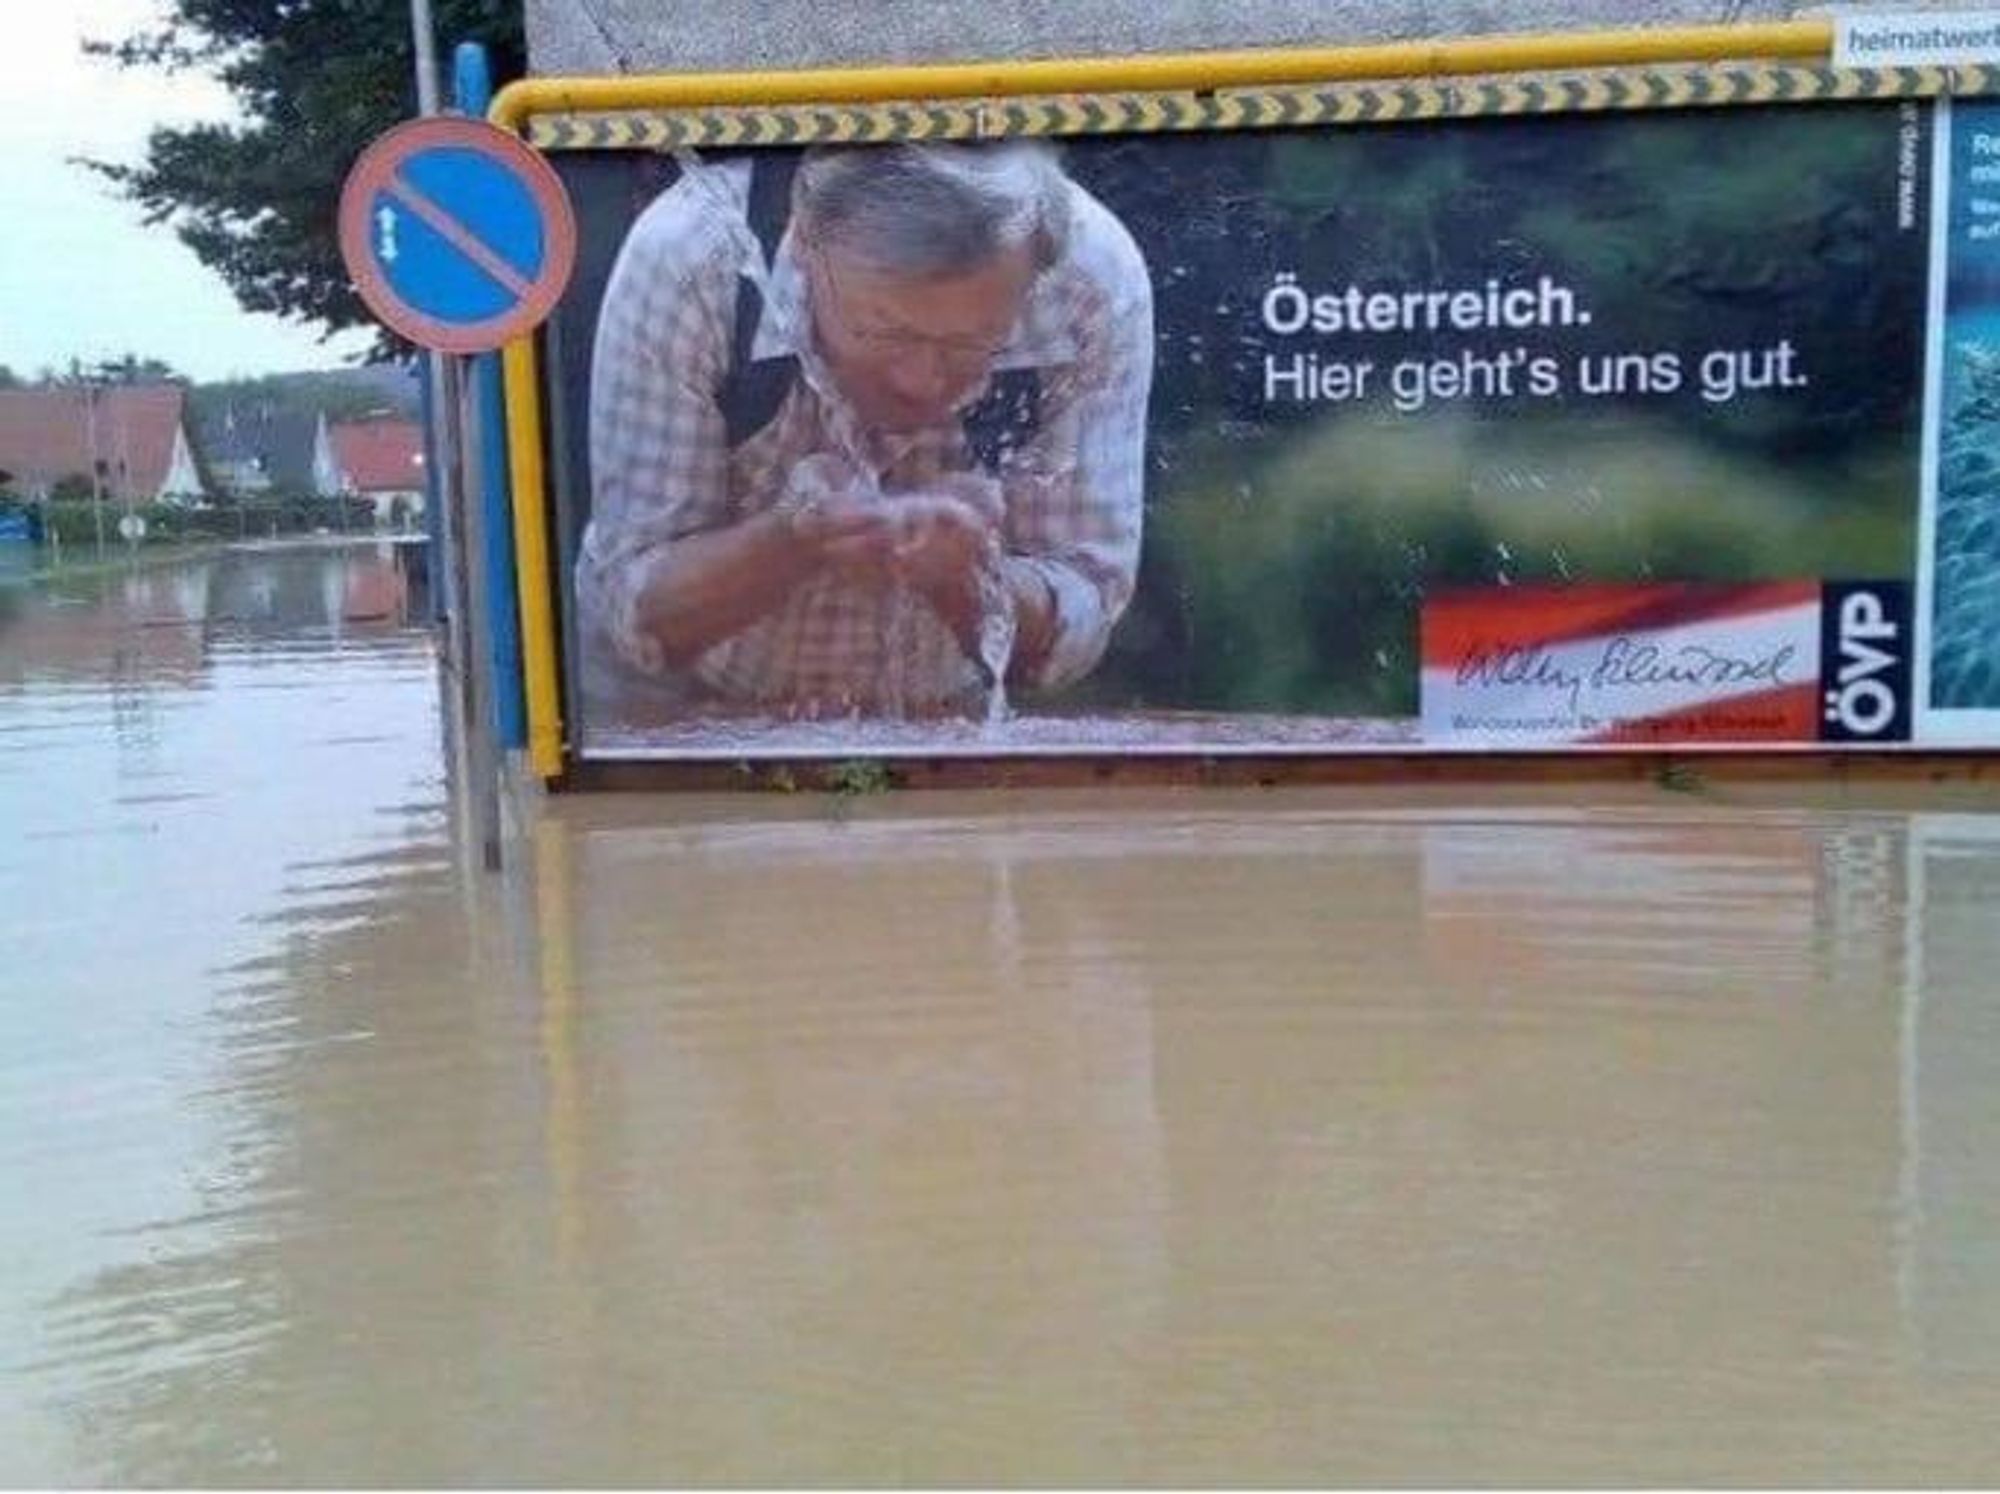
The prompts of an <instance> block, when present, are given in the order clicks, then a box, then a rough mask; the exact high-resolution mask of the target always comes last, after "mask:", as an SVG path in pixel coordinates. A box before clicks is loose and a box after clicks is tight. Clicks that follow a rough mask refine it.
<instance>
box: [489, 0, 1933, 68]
mask: <svg viewBox="0 0 2000 1494" xmlns="http://www.w3.org/2000/svg"><path fill="white" fill-rule="evenodd" d="M1969 3H1970V0H1960V3H1959V6H1958V7H1957V8H1964V6H1966V5H1968V4H1969ZM527 6H528V9H527V21H528V47H529V56H530V58H531V59H532V63H533V68H534V70H535V71H536V72H537V73H585V74H599V73H616V72H627V71H629V72H678V71H715V70H718V69H725V68H727V69H737V68H789V67H815V66H820V67H824V66H832V65H834V64H838V63H859V62H919V61H946V60H953V59H960V58H968V59H969V58H996V57H1060V56H1091V55H1105V54H1112V55H1115V54H1119V53H1133V52H1162V51H1201V50H1209V49H1214V48H1222V47H1276V46H1303V45H1332V44H1339V43H1345V42H1367V41H1392V40H1402V39H1406V38H1410V37H1431V36H1439V37H1442V36H1475V35H1481V34H1485V33H1491V32H1500V31H1550V30H1559V29H1577V28H1590V27H1600V26H1668V25H1676V24H1686V23H1693V22H1713V21H1759V20H1783V19H1786V18H1789V17H1792V16H1799V15H1814V14H1824V13H1826V11H1827V10H1828V9H1829V7H1827V6H1824V5H1807V4H1798V3H1792V0H1507V3H1499V0H1456V3H1453V0H527ZM1867 8H1868V9H1871V10H1939V9H1950V8H1954V7H1953V6H1952V5H1950V4H1938V3H1923V0H1917V3H1897V0H1887V3H1877V4H1871V5H1869V6H1868V7H1867Z"/></svg>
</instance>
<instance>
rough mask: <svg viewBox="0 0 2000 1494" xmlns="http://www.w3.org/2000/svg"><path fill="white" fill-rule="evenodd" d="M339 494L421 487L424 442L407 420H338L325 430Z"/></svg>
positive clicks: (408, 491) (412, 493)
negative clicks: (331, 447) (331, 448)
mask: <svg viewBox="0 0 2000 1494" xmlns="http://www.w3.org/2000/svg"><path fill="white" fill-rule="evenodd" d="M327 437H328V439H329V441H330V442H331V444H332V446H333V464H334V469H335V471H336V472H337V473H338V475H339V476H338V482H339V489H340V491H341V492H343V493H367V494H370V495H373V494H376V493H402V494H404V495H406V496H410V497H414V496H416V495H417V494H419V493H421V492H422V491H423V487H424V439H423V433H422V432H421V431H419V430H418V429H417V426H416V423H415V422H414V421H409V420H398V419H393V418H384V419H379V420H352V421H341V422H337V423H335V424H332V425H329V426H328V427H327Z"/></svg>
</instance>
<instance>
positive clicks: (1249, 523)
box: [1089, 420, 1915, 716]
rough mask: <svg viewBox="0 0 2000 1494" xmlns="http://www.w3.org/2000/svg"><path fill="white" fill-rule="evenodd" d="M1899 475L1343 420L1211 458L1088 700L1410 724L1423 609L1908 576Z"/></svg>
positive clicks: (1175, 500)
mask: <svg viewBox="0 0 2000 1494" xmlns="http://www.w3.org/2000/svg"><path fill="white" fill-rule="evenodd" d="M1905 455H1906V453H1904V452H1903V451H1902V449H1901V448H1900V447H1889V448H1885V450H1884V451H1882V452H1880V453H1876V454H1875V455H1874V457H1873V458H1872V459H1864V458H1857V459H1856V460H1855V461H1854V462H1853V463H1852V464H1851V465H1849V466H1848V467H1846V468H1843V469H1842V470H1840V471H1838V472H1827V471H1817V472H1816V471H1813V470H1811V469H1798V468H1794V467H1787V466H1782V465H1779V464H1776V463H1772V462H1768V461H1762V460H1758V459H1756V458H1754V457H1749V456H1744V455H1739V454H1735V453H1731V452H1729V451H1727V450H1719V449H1717V448H1716V447H1715V446H1713V445H1710V444H1704V443H1702V442H1699V441H1695V440H1691V439H1689V438H1688V437H1687V436H1685V435H1684V434H1681V433H1679V432H1677V431H1676V430H1675V429H1674V428H1673V427H1672V426H1671V425H1670V424H1667V423H1664V422H1662V423H1656V424H1645V423H1641V422H1638V421H1622V422H1615V423H1606V424H1604V425H1600V426H1597V427H1594V428H1580V427H1578V426H1577V425H1574V424H1570V423H1566V422H1559V421H1555V420H1544V421H1528V420H1515V421H1509V422H1505V423H1498V422H1495V423H1481V422H1469V421H1467V422H1459V423H1455V424H1454V423H1449V422H1446V421H1443V420H1435V421H1432V422H1430V423H1428V424H1424V425H1411V424H1401V425H1398V424H1384V423H1372V422H1366V421H1361V420H1347V421H1336V422H1329V423H1327V424H1325V425H1323V426H1321V427H1318V428H1315V429H1312V430H1310V431H1307V432H1302V433H1301V434H1300V436H1299V437H1298V438H1297V439H1296V440H1294V441H1293V442H1291V443H1289V444H1287V445H1283V446H1280V447H1279V448H1278V449H1277V450H1276V451H1275V452H1274V453H1273V454H1272V455H1271V456H1270V457H1269V458H1268V459H1267V460H1266V461H1265V463H1264V464H1263V465H1262V466H1249V467H1246V465H1245V463H1244V460H1243V454H1242V452H1241V451H1240V450H1235V449H1232V448H1231V447H1230V446H1229V444H1228V443H1227V442H1226V441H1225V440H1223V439H1221V438H1216V439H1215V440H1213V441H1212V443H1211V446H1210V448H1209V449H1208V450H1206V451H1205V452H1201V453H1198V454H1196V455H1195V456H1194V457H1193V458H1192V459H1191V461H1190V464H1189V470H1188V471H1186V472H1184V473H1181V474H1177V477H1176V481H1175V482H1174V484H1173V487H1172V490H1171V493H1170V494H1169V495H1168V496H1167V497H1166V498H1165V499H1163V501H1162V502H1161V503H1160V504H1159V505H1158V507H1157V509H1156V512H1155V513H1154V515H1153V517H1152V521H1151V525H1150V529H1149V533H1148V537H1147V553H1146V558H1145V564H1144V568H1143V570H1142V574H1141V578H1140V586H1139V593H1138V596H1137V598H1136V599H1135V601H1134V604H1133V608H1132V612H1131V613H1130V614H1129V615H1128V618H1127V620H1126V621H1125V622H1123V623H1121V624H1120V627H1119V631H1118V633H1117V634H1116V635H1114V642H1113V648H1112V652H1111V655H1110V656H1109V657H1108V658H1107V660H1106V662H1105V664H1104V665H1103V666H1102V667H1101V668H1100V670H1099V671H1098V677H1097V678H1096V679H1094V680H1093V682H1092V684H1091V686H1090V691H1089V693H1090V698H1091V699H1092V700H1093V701H1094V702H1095V703H1098V704H1104V705H1114V706H1115V705H1118V704H1125V703H1130V702H1132V701H1139V700H1143V701H1152V702H1158V701H1172V702H1174V703H1175V704H1176V705H1180V706H1186V707H1190V708H1196V709H1210V710H1245V711H1301V712H1311V713H1327V714H1334V715H1369V716H1378V715H1389V716H1401V715H1409V714H1413V713H1414V712H1415V710H1416V708H1417V685H1418V674H1419V671H1418V644H1419V639H1418V622H1419V618H1420V615H1421V608H1422V603H1423V598H1424V596H1425V595H1426V593H1434V592H1436V591H1438V590H1440V589H1445V588H1451V587H1492V586H1502V585H1509V584H1528V583H1537V582H1566V581H1578V580H1590V581H1606V582H1619V581H1651V580H1660V581H1718V582H1722V581H1753V580H1763V579H1768V578H1771V577H1774V576H1801V577H1812V576H1820V577H1824V576H1840V575H1881V574H1892V575H1893V574H1901V573H1905V572H1906V570H1907V567H1908V565H1909V557H1910V555H1911V554H1912V552H1913V549H1914V543H1915V534H1914V528H1913V525H1914V505H1913V504H1912V503H1911V502H1910V499H1909V494H1910V492H1911V490H1912V484H1913V483H1914V480H1915V474H1914V472H1913V471H1911V470H1909V469H1908V467H1907V464H1906V462H1905V460H1904V457H1905ZM1752 495H1754V496H1752ZM1184 578H1196V579H1194V580H1193V581H1189V580H1186V579H1184Z"/></svg>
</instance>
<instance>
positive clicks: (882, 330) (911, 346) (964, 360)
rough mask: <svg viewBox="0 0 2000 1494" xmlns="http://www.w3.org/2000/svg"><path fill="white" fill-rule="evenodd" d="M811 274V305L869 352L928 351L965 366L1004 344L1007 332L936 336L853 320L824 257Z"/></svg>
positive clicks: (985, 360) (984, 359) (900, 353)
mask: <svg viewBox="0 0 2000 1494" xmlns="http://www.w3.org/2000/svg"><path fill="white" fill-rule="evenodd" d="M813 275H814V278H815V279H816V280H817V282H818V286H819V289H818V292H817V294H816V296H815V304H816V305H817V307H818V309H819V310H820V312H821V313H823V314H824V315H825V316H826V317H827V318H828V319H829V320H831V321H834V322H836V323H838V324H839V327H840V331H841V334H842V336H844V337H845V338H847V339H848V340H849V341H852V342H855V343H858V344H859V345H860V346H862V347H864V348H866V349H867V350H868V351H869V352H870V353H871V354H872V355H876V356H880V357H883V358H890V357H896V356H907V355H909V354H912V353H929V354H932V355H934V356H935V357H937V358H939V359H941V360H942V361H944V362H945V363H947V364H949V365H952V366H955V367H969V366H971V365H974V364H977V365H980V366H984V365H986V364H989V363H991V362H992V361H993V360H994V359H995V358H997V357H998V356H999V355H1000V353H1001V352H1002V351H1003V350H1004V349H1005V348H1006V346H1007V343H1008V340H1009V335H1010V334H1009V333H1007V332H1002V333H1001V334H1000V335H999V336H997V337H991V338H986V337H940V336H938V335H937V334H935V333H931V332H920V331H918V330H917V329H916V328H914V327H899V326H885V325H882V324H880V323H869V322H860V321H856V320H855V319H854V317H853V315H852V313H851V311H850V309H849V307H848V298H847V297H846V296H845V295H844V294H843V292H842V291H841V289H840V285H839V282H838V281H836V280H835V278H834V274H833V271H832V270H831V269H830V268H828V266H827V264H826V262H825V261H824V260H820V261H818V262H817V263H816V265H815V267H814V271H813Z"/></svg>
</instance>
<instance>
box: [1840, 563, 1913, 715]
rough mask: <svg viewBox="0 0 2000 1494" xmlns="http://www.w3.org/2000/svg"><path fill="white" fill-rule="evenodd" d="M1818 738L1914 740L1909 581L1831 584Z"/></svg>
mask: <svg viewBox="0 0 2000 1494" xmlns="http://www.w3.org/2000/svg"><path fill="white" fill-rule="evenodd" d="M1820 638H1821V640H1822V642H1821V648H1820V686H1821V689H1822V691H1823V692H1824V694H1823V696H1822V707H1823V708H1822V710H1821V712H1820V732H1819V734H1820V739H1821V740H1822V741H1826V742H1907V741H1908V740H1909V739H1910V584H1909V583H1908V582H1907V581H1829V582H1827V583H1826V586H1825V589H1824V591H1823V593H1822V599H1821V602H1820Z"/></svg>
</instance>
